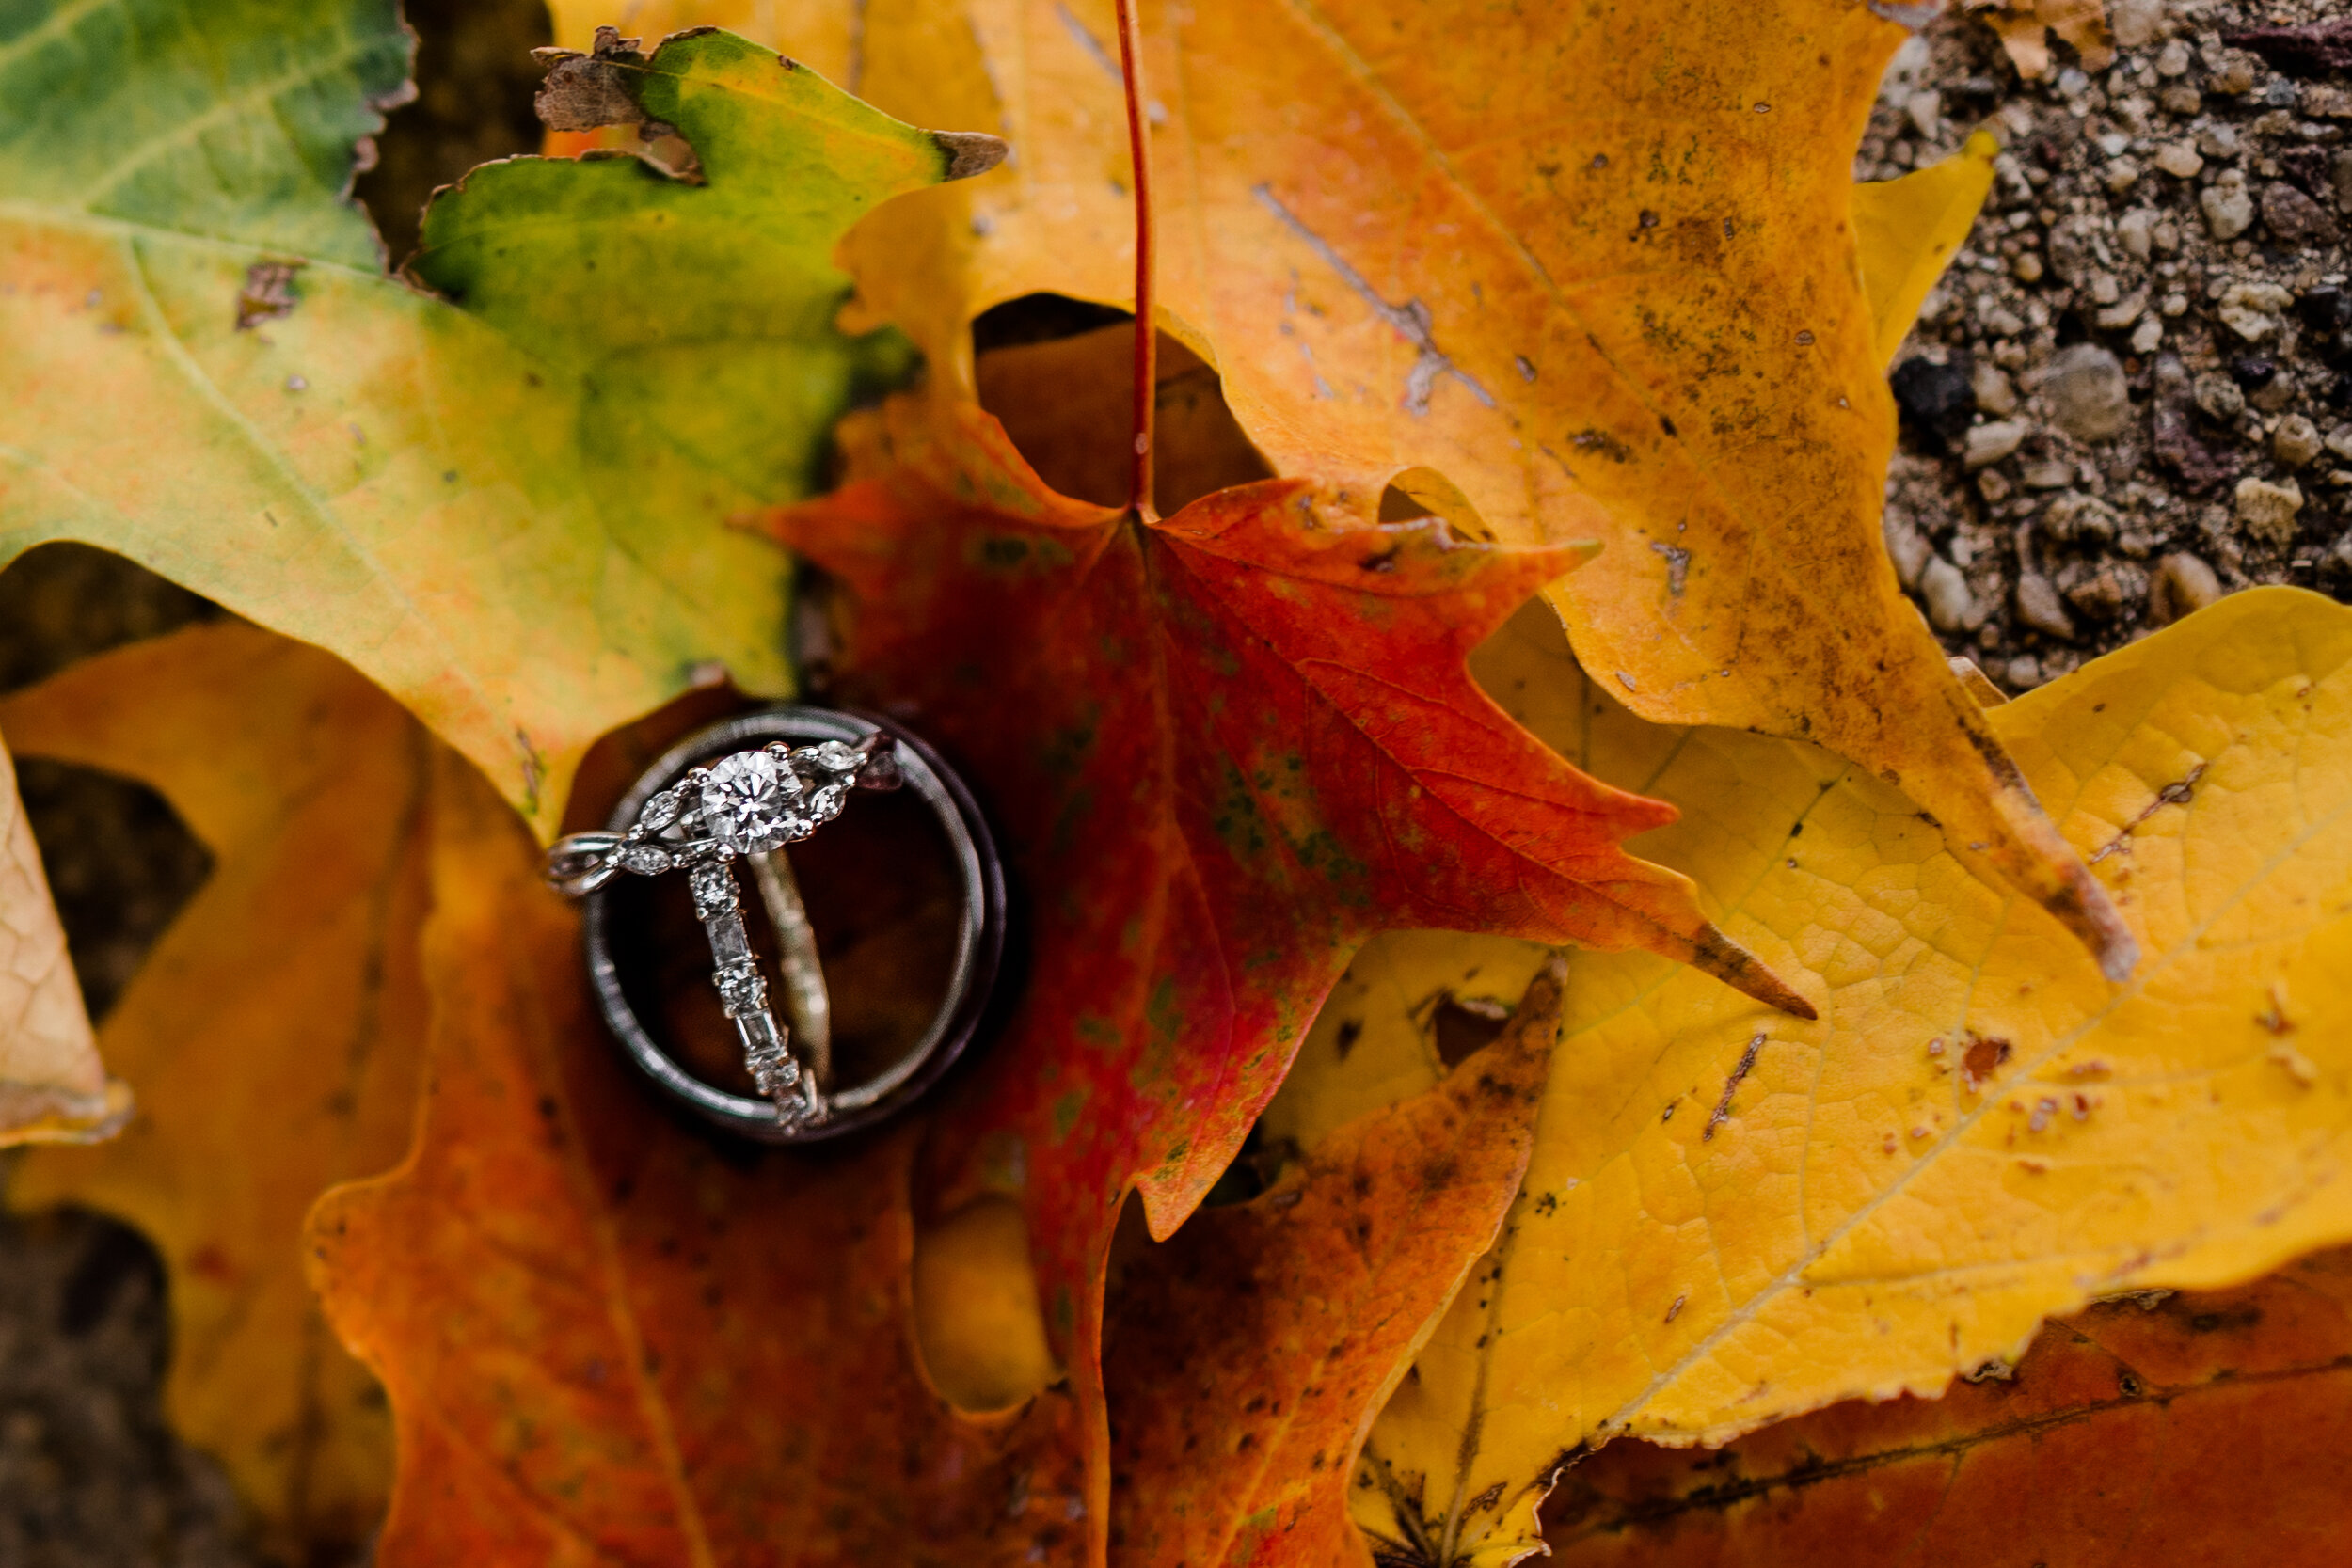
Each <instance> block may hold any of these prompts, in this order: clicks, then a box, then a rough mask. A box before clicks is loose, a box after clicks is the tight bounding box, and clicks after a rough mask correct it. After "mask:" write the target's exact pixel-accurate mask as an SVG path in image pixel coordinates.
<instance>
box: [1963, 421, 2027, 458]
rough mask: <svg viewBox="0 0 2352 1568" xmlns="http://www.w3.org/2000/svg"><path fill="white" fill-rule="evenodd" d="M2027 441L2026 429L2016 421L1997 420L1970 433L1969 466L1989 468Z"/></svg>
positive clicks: (1979, 426) (1981, 425)
mask: <svg viewBox="0 0 2352 1568" xmlns="http://www.w3.org/2000/svg"><path fill="white" fill-rule="evenodd" d="M2025 439H2026V427H2025V426H2024V425H2023V424H2020V423H2018V422H2017V421H2016V420H1994V421H1993V422H1992V423H1990V424H1980V425H1978V426H1976V427H1975V428H1974V429H1972V430H1970V431H1969V432H1968V446H1967V466H1968V467H1971V468H1982V467H1990V466H1991V465H1993V464H1994V463H1998V462H1999V461H2000V460H2001V459H2002V458H2004V457H2007V456H2008V455H2009V454H2010V453H2011V452H2013V451H2016V450H2017V448H2018V446H2019V445H2020V444H2021V443H2022V442H2024V440H2025Z"/></svg>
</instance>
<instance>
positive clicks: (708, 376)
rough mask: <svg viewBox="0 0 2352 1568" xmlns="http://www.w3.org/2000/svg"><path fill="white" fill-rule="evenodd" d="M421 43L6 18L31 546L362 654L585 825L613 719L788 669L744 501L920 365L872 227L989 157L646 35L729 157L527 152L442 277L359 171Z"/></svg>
mask: <svg viewBox="0 0 2352 1568" xmlns="http://www.w3.org/2000/svg"><path fill="white" fill-rule="evenodd" d="M408 47H409V44H408V39H407V35H406V34H405V31H404V30H403V28H402V26H401V24H400V21H399V17H398V14H397V9H396V8H395V6H394V4H393V0H205V3H203V4H200V5H199V4H198V3H197V0H113V3H110V4H88V3H73V0H49V3H45V4H44V3H36V4H31V5H28V6H24V7H21V8H17V9H16V10H14V11H12V12H11V13H9V15H8V17H7V18H6V19H5V20H0V101H5V102H7V103H10V104H11V105H15V106H16V108H14V109H12V111H11V113H10V114H9V116H8V118H7V119H6V121H5V122H4V123H0V358H4V359H5V361H6V362H7V364H8V369H9V377H8V387H7V389H6V391H5V393H4V394H0V397H4V398H5V403H0V406H5V408H6V410H7V418H8V435H7V436H6V438H5V446H0V559H5V558H6V557H7V556H8V555H12V554H14V553H15V552H17V551H19V550H22V549H24V548H25V547H27V546H30V545H33V544H35V543H38V542H40V541H41V540H45V539H52V538H63V537H72V538H79V539H84V540H87V541H90V542H92V543H96V544H100V545H103V546H106V547H108V548H110V549H114V550H118V551H120V552H121V553H123V554H126V555H130V556H133V557H135V558H136V559H138V560H140V561H142V562H145V563H147V564H148V565H150V566H152V567H154V568H155V569H156V570H158V571H160V572H162V573H164V574H165V575H167V576H169V577H172V578H176V579H178V580H179V581H182V582H183V583H186V584H187V585H189V586H190V587H193V588H196V589H198V590H199V591H200V592H202V593H204V594H209V595H211V596H212V597H214V598H215V599H217V600H219V601H221V602H222V603H224V604H227V605H229V606H230V608H232V609H234V610H238V611H240V612H241V613H243V614H245V615H246V616H248V617H250V618H252V619H254V620H257V621H261V622H263V623H265V624H267V625H269V626H273V627H275V628H277V629H278V630H280V631H284V632H287V633H290V634H292V635H294V636H295V637H298V638H301V639H303V640H305V641H312V642H316V643H319V644H321V645H323V646H325V647H327V648H329V649H332V650H333V651H335V652H336V653H339V654H341V655H342V656H343V657H345V658H346V659H348V660H349V661H350V662H351V663H352V664H353V665H355V666H356V667H358V669H359V670H361V671H362V672H363V673H366V674H367V675H369V676H370V677H371V678H373V680H375V681H376V682H377V683H378V684H379V685H381V686H383V687H384V688H385V689H387V690H389V691H390V692H392V693H393V694H394V695H395V696H397V697H398V698H400V700H401V701H402V702H404V703H405V704H406V705H408V706H409V707H410V708H412V709H413V710H414V711H415V712H417V713H418V714H419V715H420V716H421V717H422V718H423V719H424V720H425V721H427V722H428V723H430V724H432V725H433V726H434V727H435V728H436V729H437V730H438V731H439V732H440V733H441V734H442V735H444V736H447V737H448V738H449V739H450V740H451V741H452V742H453V744H455V745H457V746H458V747H459V748H460V749H461V750H463V751H464V752H466V753H467V754H468V755H469V756H471V757H472V758H473V759H474V760H475V761H476V762H477V763H478V764H479V765H480V766H481V767H482V768H484V770H485V772H486V773H487V774H488V775H489V777H490V778H491V779H492V780H493V781H494V782H495V783H496V784H498V785H499V787H500V788H501V790H502V791H503V792H504V793H505V794H506V796H507V797H508V799H509V800H513V801H515V802H516V804H517V805H519V806H520V807H521V808H522V809H523V811H524V812H525V814H526V815H527V816H531V817H532V819H533V821H534V823H535V825H537V826H538V827H539V828H540V829H541V830H542V831H543V832H546V831H549V830H551V828H552V825H553V823H554V821H555V816H556V814H557V812H558V810H559V809H560V807H561V804H562V801H563V798H564V788H565V786H566V784H567V783H568V781H569V777H570V774H571V770H572V768H573V767H574V765H575V763H576V761H577V758H578V756H579V754H580V752H581V751H582V750H583V749H584V748H585V747H586V745H587V744H588V742H589V741H590V740H591V739H593V738H594V737H595V736H596V735H597V734H599V733H601V732H602V731H604V730H606V729H609V728H612V727H613V726H614V725H615V724H617V723H619V722H621V721H624V720H626V719H628V718H630V717H632V716H634V715H636V714H638V713H640V712H643V711H644V710H646V709H649V708H651V707H654V706H656V705H659V704H660V703H661V702H663V701H664V700H666V699H667V698H669V697H671V696H673V695H675V693H676V692H678V691H679V690H681V689H684V688H685V687H687V686H689V685H691V684H693V683H696V682H704V681H709V680H713V679H716V678H718V676H719V675H720V674H721V673H727V674H731V675H732V676H733V677H734V679H735V680H736V681H737V683H738V684H739V685H741V686H743V687H745V688H746V689H756V690H763V691H780V690H782V689H785V688H786V687H787V684H788V676H787V671H786V669H785V666H784V661H783V657H782V653H781V646H780V645H781V640H782V639H781V625H782V617H783V609H784V604H785V592H786V566H785V562H784V560H783V558H782V557H781V556H780V555H778V554H777V553H776V552H775V551H774V550H773V549H772V548H771V547H770V546H766V545H765V544H762V543H760V542H758V541H756V540H755V539H752V538H750V537H748V536H746V535H743V534H742V533H740V532H739V531H734V530H731V529H729V528H728V527H727V526H726V519H727V518H728V517H729V516H730V515H733V514H735V513H737V512H739V511H742V510H745V509H748V508H751V507H754V506H758V505H767V504H773V503H775V502H778V501H784V500H789V499H795V498H797V497H798V496H800V495H801V494H803V493H804V491H805V490H806V489H807V487H808V486H809V484H810V483H812V481H813V480H814V478H815V476H816V466H817V464H818V459H819V455H820V451H821V446H822V442H823V440H824V437H825V433H826V432H827V430H828V429H829V428H830V427H831V424H832V421H833V420H834V417H835V416H836V415H837V414H838V412H839V410H840V409H841V408H842V407H844V406H845V405H846V404H848V402H849V401H850V397H851V396H852V394H853V392H854V391H855V390H856V389H857V387H858V385H859V384H860V383H861V382H862V381H869V380H871V379H873V378H875V377H878V376H884V375H887V374H891V373H895V372H896V371H897V370H898V369H899V368H901V367H902V366H903V364H904V362H905V350H904V346H903V343H901V342H899V341H898V340H896V339H895V338H889V337H884V338H881V339H873V340H863V341H861V340H853V339H850V338H847V337H844V336H843V335H842V334H841V333H840V332H839V331H838V330H836V329H835V328H834V325H833V324H832V315H833V313H834V310H835V309H837V307H838V305H839V303H840V301H841V300H842V299H843V298H844V297H845V296H846V294H847V292H848V280H847V278H846V277H845V276H844V275H842V274H840V273H838V272H836V271H835V270H834V268H833V267H832V265H831V262H830V260H829V258H830V253H831V251H832V248H833V246H834V244H835V242H836V240H837V239H838V237H839V236H840V234H841V233H842V232H843V231H844V230H846V229H848V227H849V226H850V223H851V222H852V221H853V220H854V219H855V218H856V217H857V216H858V215H859V214H862V213H864V212H865V211H866V210H867V209H869V208H870V207H872V206H873V205H874V204H875V203H876V202H878V201H881V200H882V199H883V198H887V197H889V196H892V195H894V194H897V193H898V192H902V191H909V190H913V189H915V188H918V187H920V186H923V185H926V184H930V183H933V182H937V181H939V180H942V179H945V178H948V177H949V176H950V175H951V174H953V173H961V172H967V171H968V170H969V168H970V167H971V166H973V165H974V163H975V161H976V159H975V155H974V149H973V148H972V146H971V145H970V144H957V143H954V142H953V141H951V140H947V139H943V138H940V137H935V136H933V135H930V133H927V132H922V131H917V130H915V129H914V128H912V127H910V126H906V125H902V124H899V123H898V121H896V120H892V119H888V118H887V117H885V116H882V115H880V114H878V113H876V112H875V111H873V110H871V109H869V108H867V107H866V105H864V104H862V103H857V102H856V101H855V100H853V99H851V98H850V97H849V96H848V95H846V94H844V93H841V92H839V91H837V90H836V89H834V88H833V87H829V86H827V85H826V84H824V83H823V82H821V81H820V80H819V79H818V78H817V77H815V76H814V75H813V74H811V73H807V72H803V71H795V70H793V69H791V68H789V67H788V66H787V65H786V64H784V63H783V62H780V61H779V60H778V59H777V58H776V57H775V56H774V55H770V54H768V53H766V52H765V51H759V50H755V49H753V48H752V47H751V46H749V45H747V44H745V43H743V42H742V41H741V40H736V39H733V38H729V37H726V36H723V35H704V36H701V37H697V38H692V39H688V40H682V41H679V42H675V43H673V44H671V45H670V46H668V47H667V48H666V49H664V50H662V51H661V52H660V53H659V54H658V55H656V56H655V57H654V58H653V59H651V60H646V59H644V57H642V56H638V55H633V54H631V53H628V52H622V51H615V52H613V55H612V57H611V58H609V59H606V58H599V59H597V60H596V61H593V62H589V69H591V70H593V71H600V72H603V73H604V74H603V76H602V78H601V80H602V81H603V82H604V84H605V85H606V86H607V87H609V88H610V91H609V92H607V93H606V94H605V95H604V98H603V99H602V102H603V103H605V104H606V105H607V107H608V108H609V109H610V110H611V111H612V112H613V113H614V114H616V115H619V116H621V117H623V118H626V117H628V116H629V115H640V116H653V117H657V118H660V119H664V120H666V121H667V122H669V123H671V124H675V126H677V127H678V129H679V130H680V131H681V132H682V133H684V135H686V137H687V138H688V140H689V142H690V143H691V144H692V145H693V147H694V150H695V152H696V154H697V155H698V157H699V159H700V164H701V168H700V172H699V174H696V175H693V176H691V178H689V177H681V176H674V175H672V174H671V173H669V172H667V171H665V170H664V169H662V168H660V167H658V166H655V165H653V164H652V163H650V162H646V161H644V160H641V159H638V158H635V157H633V156H625V157H622V158H620V159H617V160H607V161H600V162H592V163H584V164H576V163H570V162H562V163H547V162H541V161H537V160H521V161H514V162H509V163H506V164H502V165H497V166H492V167H491V168H490V169H488V170H485V171H484V172H482V173H479V174H477V175H476V176H475V177H474V178H473V180H472V181H471V182H469V184H468V185H467V186H465V187H461V188H460V189H458V190H457V191H456V192H454V193H450V194H445V195H444V196H443V197H442V198H441V199H439V200H438V201H437V203H436V204H435V207H434V209H433V216H432V219H431V221H430V222H429V224H428V226H427V250H426V253H425V255H424V257H423V258H422V259H421V262H420V267H419V272H420V276H421V277H422V278H423V279H424V280H425V281H426V282H427V283H429V284H430V285H432V286H433V287H435V288H437V289H439V290H441V291H443V295H442V296H436V295H433V294H428V293H423V292H422V291H421V290H420V289H418V288H415V287H412V286H411V285H409V284H408V283H405V282H403V281H398V280H395V279H392V278H389V277H385V276H384V275H383V272H382V265H381V261H380V257H379V251H378V247H377V245H376V243H375V240H374V237H373V234H372V233H371V232H370V231H369V229H368V225H367V220H366V218H365V216H364V215H363V214H360V213H359V211H358V209H357V208H356V207H354V206H352V205H351V204H350V203H349V202H348V201H347V200H346V199H345V198H344V197H343V194H342V193H343V191H344V190H345V189H346V187H347V186H348V184H349V182H350V179H351V174H352V170H353V168H354V166H355V159H356V156H357V149H358V147H359V144H360V142H361V138H363V137H364V136H366V135H368V134H370V133H372V132H373V130H375V129H377V128H378V127H379V126H380V125H381V123H382V116H381V113H380V111H381V109H382V108H383V107H384V106H385V105H387V104H389V103H397V102H399V101H400V100H401V98H402V97H403V95H405V93H406V92H407V90H408V87H407V84H406V81H405V71H406V62H407V52H408ZM959 158H961V164H959ZM977 161H979V162H983V163H984V161H985V160H984V159H979V160H977Z"/></svg>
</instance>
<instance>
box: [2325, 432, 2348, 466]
mask: <svg viewBox="0 0 2352 1568" xmlns="http://www.w3.org/2000/svg"><path fill="white" fill-rule="evenodd" d="M2322 444H2323V445H2325V446H2326V447H2327V449H2328V451H2332V452H2334V453H2335V454H2336V455H2337V456H2338V457H2341V458H2343V459H2344V461H2345V462H2346V463H2352V424H2340V425H2338V426H2336V428H2335V429H2333V430H2331V431H2329V432H2328V439H2327V440H2326V441H2325V442H2324V443H2322Z"/></svg>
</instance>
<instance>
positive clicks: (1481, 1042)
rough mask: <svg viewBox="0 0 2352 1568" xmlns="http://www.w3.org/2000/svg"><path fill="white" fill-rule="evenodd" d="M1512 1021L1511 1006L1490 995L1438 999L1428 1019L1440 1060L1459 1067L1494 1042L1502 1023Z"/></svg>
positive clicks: (1447, 1064) (1450, 1065) (1500, 1030)
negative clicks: (1467, 1058) (1435, 1007)
mask: <svg viewBox="0 0 2352 1568" xmlns="http://www.w3.org/2000/svg"><path fill="white" fill-rule="evenodd" d="M1509 1022H1511V1008H1510V1005H1509V1004H1507V1003H1503V1002H1498V1001H1496V1000H1495V999H1494V998H1493V997H1491V996H1451V995H1449V996H1446V997H1443V998H1441V999H1439V1001H1438V1006H1437V1010H1436V1011H1435V1012H1433V1013H1432V1014H1431V1015H1430V1019H1429V1026H1430V1034H1431V1035H1432V1036H1433V1037H1435V1039H1436V1041H1437V1046H1438V1060H1439V1061H1441V1062H1443V1063H1444V1064H1445V1065H1446V1066H1448V1067H1458V1066H1460V1065H1461V1063H1462V1061H1463V1059H1464V1058H1466V1057H1469V1056H1471V1055H1474V1054H1476V1053H1478V1052H1480V1051H1483V1050H1485V1049H1486V1047H1487V1046H1490V1045H1492V1044H1493V1043H1494V1042H1495V1039H1496V1037H1498V1036H1500V1035H1501V1034H1502V1028H1503V1025H1504V1024H1507V1023H1509Z"/></svg>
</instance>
